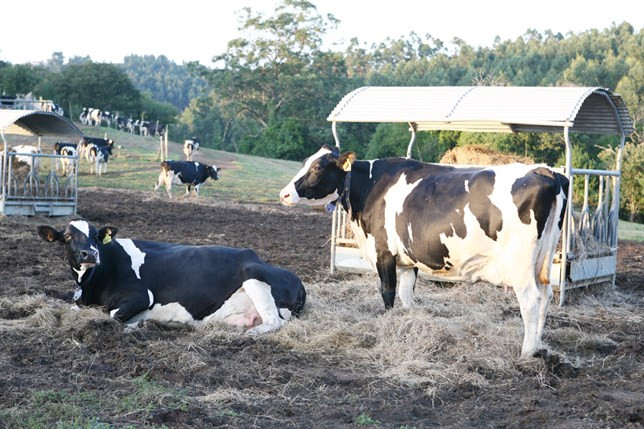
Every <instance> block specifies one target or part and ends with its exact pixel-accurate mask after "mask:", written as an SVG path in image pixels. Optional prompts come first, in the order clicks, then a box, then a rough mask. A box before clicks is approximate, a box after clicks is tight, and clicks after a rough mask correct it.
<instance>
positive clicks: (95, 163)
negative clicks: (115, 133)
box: [86, 143, 112, 176]
mask: <svg viewBox="0 0 644 429" xmlns="http://www.w3.org/2000/svg"><path fill="white" fill-rule="evenodd" d="M86 150H87V156H88V159H87V161H88V162H89V172H90V174H92V173H94V172H96V174H97V175H98V176H100V175H102V174H103V173H107V161H108V160H109V158H110V155H112V146H98V145H95V144H93V143H92V144H90V145H89V146H88V147H87V149H86Z"/></svg>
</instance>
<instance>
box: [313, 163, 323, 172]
mask: <svg viewBox="0 0 644 429" xmlns="http://www.w3.org/2000/svg"><path fill="white" fill-rule="evenodd" d="M313 171H315V172H316V173H319V172H320V171H322V167H320V165H319V164H317V165H314V166H313Z"/></svg>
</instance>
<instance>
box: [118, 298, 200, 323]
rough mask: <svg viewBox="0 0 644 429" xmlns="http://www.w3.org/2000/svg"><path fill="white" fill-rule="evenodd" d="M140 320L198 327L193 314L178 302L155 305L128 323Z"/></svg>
mask: <svg viewBox="0 0 644 429" xmlns="http://www.w3.org/2000/svg"><path fill="white" fill-rule="evenodd" d="M140 320H155V321H157V322H159V323H161V324H164V325H170V326H171V325H175V324H177V325H196V324H198V323H197V321H195V319H194V318H193V317H192V314H190V312H189V311H188V310H186V308H185V307H184V306H183V305H181V304H179V303H178V302H171V303H169V304H155V305H154V307H152V308H151V309H150V310H145V311H142V312H141V313H139V314H137V315H136V316H134V317H133V318H131V319H130V320H128V321H127V323H133V322H138V321H140Z"/></svg>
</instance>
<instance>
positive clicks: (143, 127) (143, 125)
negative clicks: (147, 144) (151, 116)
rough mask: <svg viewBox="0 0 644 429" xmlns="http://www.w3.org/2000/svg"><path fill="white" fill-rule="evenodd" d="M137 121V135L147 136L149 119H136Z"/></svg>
mask: <svg viewBox="0 0 644 429" xmlns="http://www.w3.org/2000/svg"><path fill="white" fill-rule="evenodd" d="M137 122H138V123H139V135H141V136H144V137H145V136H147V135H148V134H149V133H150V121H137Z"/></svg>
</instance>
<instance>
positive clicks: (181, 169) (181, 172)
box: [154, 161, 221, 198]
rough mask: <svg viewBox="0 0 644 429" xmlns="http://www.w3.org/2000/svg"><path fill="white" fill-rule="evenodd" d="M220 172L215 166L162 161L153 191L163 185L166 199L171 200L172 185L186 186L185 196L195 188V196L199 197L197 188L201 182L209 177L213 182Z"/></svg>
mask: <svg viewBox="0 0 644 429" xmlns="http://www.w3.org/2000/svg"><path fill="white" fill-rule="evenodd" d="M220 170H221V169H220V168H217V166H215V165H206V164H201V163H199V162H188V161H163V162H162V163H161V172H160V173H159V179H158V180H157V183H156V185H155V186H154V190H155V191H157V190H158V189H159V187H160V186H161V185H165V190H166V192H167V193H168V198H172V194H171V190H172V184H173V183H174V184H175V185H181V184H184V185H186V196H188V195H190V190H191V187H194V188H195V195H196V196H199V187H200V186H201V185H202V184H203V182H205V181H206V180H207V179H208V178H209V177H210V178H212V179H213V180H218V179H219V175H218V173H219V171H220Z"/></svg>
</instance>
